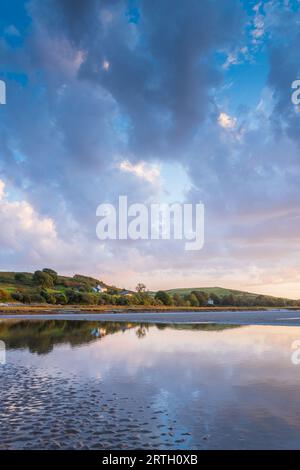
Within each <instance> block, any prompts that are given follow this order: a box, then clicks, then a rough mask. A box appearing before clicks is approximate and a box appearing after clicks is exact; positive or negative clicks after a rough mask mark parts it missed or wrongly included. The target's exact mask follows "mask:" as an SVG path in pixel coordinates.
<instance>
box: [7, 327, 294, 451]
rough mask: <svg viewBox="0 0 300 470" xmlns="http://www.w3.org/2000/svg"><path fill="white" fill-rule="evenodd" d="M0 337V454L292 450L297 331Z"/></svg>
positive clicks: (79, 331)
mask: <svg viewBox="0 0 300 470" xmlns="http://www.w3.org/2000/svg"><path fill="white" fill-rule="evenodd" d="M0 340H2V341H3V342H4V343H5V348H6V351H5V356H6V357H5V364H0V390H1V395H0V426H1V427H0V429H1V439H0V449H300V364H299V365H297V363H298V361H297V360H295V359H297V357H298V356H297V354H296V350H295V349H293V347H294V348H296V347H297V343H295V341H297V340H299V346H298V347H300V327H293V326H234V325H228V324H226V325H220V324H208V323H206V324H197V325H196V324H189V325H185V324H181V325H172V324H168V325H164V324H157V325H155V324H136V323H124V322H123V323H117V322H99V321H93V322H91V321H70V320H65V321H63V320H46V321H41V320H18V319H14V320H0ZM293 353H294V356H292V354H293ZM1 354H2V362H4V356H3V354H4V352H3V351H2V353H1ZM299 357H300V355H299ZM292 359H293V360H292Z"/></svg>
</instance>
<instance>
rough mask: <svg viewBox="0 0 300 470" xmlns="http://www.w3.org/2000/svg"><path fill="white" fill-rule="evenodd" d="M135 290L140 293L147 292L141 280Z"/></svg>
mask: <svg viewBox="0 0 300 470" xmlns="http://www.w3.org/2000/svg"><path fill="white" fill-rule="evenodd" d="M135 290H136V291H137V292H139V293H141V292H146V286H145V284H143V283H142V282H139V283H138V285H137V286H136V288H135Z"/></svg>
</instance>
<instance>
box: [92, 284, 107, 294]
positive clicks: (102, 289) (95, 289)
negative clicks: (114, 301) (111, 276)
mask: <svg viewBox="0 0 300 470" xmlns="http://www.w3.org/2000/svg"><path fill="white" fill-rule="evenodd" d="M93 291H94V292H97V294H101V293H102V292H106V291H107V288H106V287H101V286H100V284H98V285H97V286H96V287H93Z"/></svg>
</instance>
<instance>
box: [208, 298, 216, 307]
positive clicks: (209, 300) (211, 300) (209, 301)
mask: <svg viewBox="0 0 300 470" xmlns="http://www.w3.org/2000/svg"><path fill="white" fill-rule="evenodd" d="M207 305H210V306H212V305H215V303H214V301H213V299H208V301H207Z"/></svg>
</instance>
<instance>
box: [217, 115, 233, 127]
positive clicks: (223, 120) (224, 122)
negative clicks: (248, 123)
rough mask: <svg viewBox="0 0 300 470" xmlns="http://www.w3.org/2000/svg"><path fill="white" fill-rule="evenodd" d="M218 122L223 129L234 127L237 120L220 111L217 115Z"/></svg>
mask: <svg viewBox="0 0 300 470" xmlns="http://www.w3.org/2000/svg"><path fill="white" fill-rule="evenodd" d="M218 123H219V125H220V126H221V127H223V128H224V129H234V128H235V127H236V124H237V120H236V118H234V117H231V116H229V115H228V114H226V113H224V112H221V113H220V114H219V117H218Z"/></svg>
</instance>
